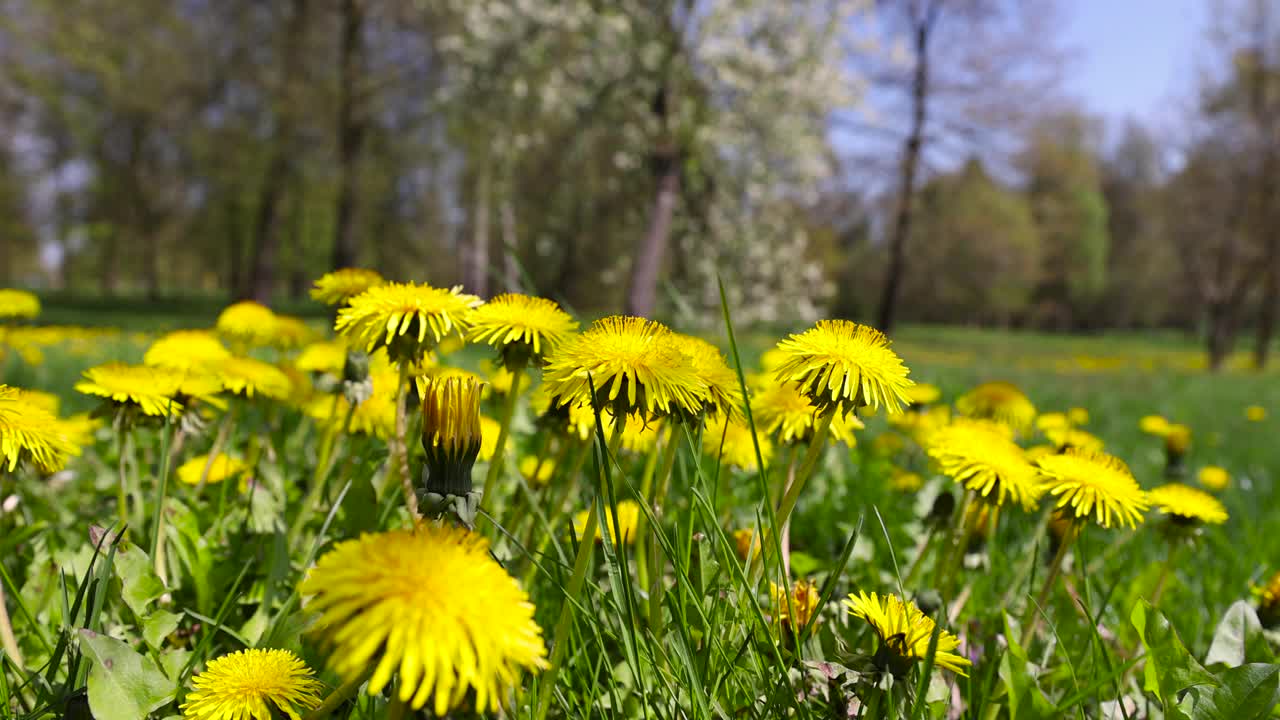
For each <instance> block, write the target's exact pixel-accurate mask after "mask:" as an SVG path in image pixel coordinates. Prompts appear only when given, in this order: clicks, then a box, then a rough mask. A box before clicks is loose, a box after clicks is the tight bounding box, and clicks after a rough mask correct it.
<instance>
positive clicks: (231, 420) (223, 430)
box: [195, 398, 240, 496]
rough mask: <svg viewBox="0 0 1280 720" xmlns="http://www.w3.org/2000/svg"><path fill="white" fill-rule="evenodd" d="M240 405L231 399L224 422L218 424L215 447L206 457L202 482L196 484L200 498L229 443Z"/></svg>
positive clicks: (201, 475)
mask: <svg viewBox="0 0 1280 720" xmlns="http://www.w3.org/2000/svg"><path fill="white" fill-rule="evenodd" d="M239 407H240V405H239V403H238V402H237V401H236V399H235V398H232V399H231V405H230V407H228V408H227V412H226V413H224V414H223V416H222V422H221V423H219V424H218V434H217V435H216V436H214V438H213V447H211V448H209V454H208V455H207V456H205V461H204V468H203V469H202V470H201V471H200V482H198V483H196V490H195V494H196V495H197V496H198V495H200V493H201V492H202V491H203V490H204V486H205V485H206V484H207V483H208V482H209V472H210V471H211V470H213V461H214V459H215V458H217V457H218V455H219V454H220V453H221V452H222V448H223V446H224V445H226V443H227V438H228V437H229V436H230V433H231V428H232V426H233V425H235V419H236V409H237V408H239Z"/></svg>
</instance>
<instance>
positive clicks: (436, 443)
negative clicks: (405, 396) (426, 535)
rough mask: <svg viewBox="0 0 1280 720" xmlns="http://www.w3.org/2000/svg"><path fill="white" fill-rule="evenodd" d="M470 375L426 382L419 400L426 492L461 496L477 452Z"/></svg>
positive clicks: (476, 407) (474, 386) (476, 408)
mask: <svg viewBox="0 0 1280 720" xmlns="http://www.w3.org/2000/svg"><path fill="white" fill-rule="evenodd" d="M482 386H483V383H480V382H477V381H476V380H475V379H473V378H460V377H447V378H439V379H436V380H432V381H431V382H430V383H428V384H427V387H426V395H425V397H424V398H423V400H422V448H423V450H425V451H426V467H425V468H424V470H423V475H422V481H423V486H424V487H425V489H426V492H427V493H428V494H436V495H440V496H442V497H444V498H447V497H449V496H457V497H465V496H466V495H468V494H469V493H471V492H472V488H471V468H472V466H474V465H475V462H476V457H477V456H478V455H479V454H480V441H481V433H480V390H481V387H482Z"/></svg>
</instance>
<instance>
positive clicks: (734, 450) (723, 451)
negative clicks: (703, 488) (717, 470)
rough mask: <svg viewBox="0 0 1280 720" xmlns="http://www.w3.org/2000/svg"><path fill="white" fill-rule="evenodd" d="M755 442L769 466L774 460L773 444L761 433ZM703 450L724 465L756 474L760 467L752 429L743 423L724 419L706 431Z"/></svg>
mask: <svg viewBox="0 0 1280 720" xmlns="http://www.w3.org/2000/svg"><path fill="white" fill-rule="evenodd" d="M755 440H756V442H758V443H759V445H760V456H761V457H762V458H764V461H765V464H766V465H767V464H768V463H769V461H770V460H772V459H773V443H772V442H771V441H770V440H769V437H768V435H766V434H764V433H759V434H758V435H757V436H756V438H755ZM702 450H703V452H704V453H706V454H707V455H708V456H709V457H713V458H719V459H720V461H721V462H723V463H724V464H726V465H729V466H732V467H736V468H738V469H739V470H745V471H747V472H755V471H756V470H757V469H759V467H760V464H759V463H758V462H756V443H755V442H752V437H751V428H750V427H749V426H748V425H747V424H746V423H745V422H742V421H734V420H730V419H729V418H727V417H722V418H721V419H720V422H719V423H718V424H717V425H714V426H712V427H709V428H707V429H706V431H705V435H704V436H703V440H702Z"/></svg>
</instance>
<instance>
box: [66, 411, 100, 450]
mask: <svg viewBox="0 0 1280 720" xmlns="http://www.w3.org/2000/svg"><path fill="white" fill-rule="evenodd" d="M100 427H102V420H101V419H100V418H95V417H92V416H90V415H89V413H76V414H75V415H72V416H71V417H65V418H58V429H59V431H60V432H61V433H62V437H63V438H65V439H66V440H67V442H70V443H71V444H72V445H73V446H74V447H76V448H77V449H79V448H83V447H87V446H89V445H92V444H93V434H94V433H95V432H96V431H97V430H98V428H100ZM77 454H78V452H77Z"/></svg>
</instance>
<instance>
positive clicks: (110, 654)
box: [80, 629, 173, 720]
mask: <svg viewBox="0 0 1280 720" xmlns="http://www.w3.org/2000/svg"><path fill="white" fill-rule="evenodd" d="M80 647H81V648H82V649H83V650H84V651H85V653H86V654H88V655H89V656H90V657H91V658H93V661H94V663H93V669H92V670H91V671H90V672H89V708H90V709H91V710H92V711H93V716H94V717H95V718H97V720H137V719H138V718H143V717H146V716H147V715H148V714H150V713H153V712H155V711H156V710H159V709H160V708H161V707H164V705H165V704H166V703H168V702H169V701H170V700H172V699H173V683H172V682H170V681H169V679H168V678H166V677H165V676H164V673H162V672H160V669H159V668H157V667H156V664H155V663H154V662H152V661H151V658H149V657H146V656H144V655H140V654H139V653H138V652H137V651H135V650H134V649H133V648H131V647H129V646H128V645H126V644H125V643H123V642H121V641H119V640H116V639H115V638H112V637H108V636H106V635H99V634H98V633H95V632H93V631H92V630H83V629H82V630H81V631H80Z"/></svg>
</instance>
